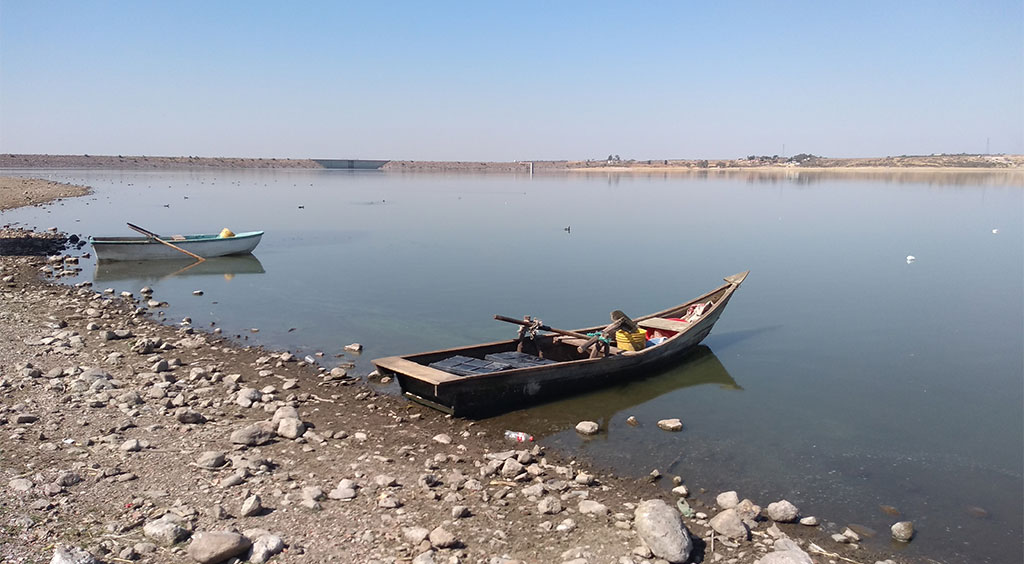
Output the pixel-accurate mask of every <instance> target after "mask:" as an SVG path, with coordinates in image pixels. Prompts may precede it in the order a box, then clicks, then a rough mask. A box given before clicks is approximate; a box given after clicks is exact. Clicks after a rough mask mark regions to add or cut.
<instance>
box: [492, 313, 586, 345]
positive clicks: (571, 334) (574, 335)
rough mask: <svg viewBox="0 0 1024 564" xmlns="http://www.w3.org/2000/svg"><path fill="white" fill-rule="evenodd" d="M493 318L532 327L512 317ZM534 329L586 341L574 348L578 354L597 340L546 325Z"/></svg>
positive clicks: (497, 316) (498, 316) (526, 322)
mask: <svg viewBox="0 0 1024 564" xmlns="http://www.w3.org/2000/svg"><path fill="white" fill-rule="evenodd" d="M494 318H495V319H497V320H498V321H506V322H508V323H515V324H516V325H522V326H524V327H530V328H533V327H534V324H533V322H532V321H524V320H522V319H516V318H514V317H505V316H504V315H495V316H494ZM536 328H537V329H540V330H541V331H548V332H551V333H557V334H559V335H565V336H566V337H574V338H577V339H586V340H587V342H586V343H584V344H583V345H581V346H579V347H577V348H576V350H578V351H579V352H584V351H586V350H587V349H589V348H590V347H592V346H594V343H596V342H597V339H598V337H594V338H591V337H590V336H589V335H584V334H583V333H577V332H575V331H566V330H565V329H555V328H554V327H550V326H548V325H537V326H536Z"/></svg>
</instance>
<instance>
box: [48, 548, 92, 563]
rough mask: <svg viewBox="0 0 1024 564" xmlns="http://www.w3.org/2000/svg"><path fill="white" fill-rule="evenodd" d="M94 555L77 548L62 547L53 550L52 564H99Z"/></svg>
mask: <svg viewBox="0 0 1024 564" xmlns="http://www.w3.org/2000/svg"><path fill="white" fill-rule="evenodd" d="M98 562H99V561H98V560H96V557H95V556H93V555H92V554H89V553H88V552H86V551H84V550H82V549H81V548H78V547H75V546H60V545H58V546H57V547H56V548H54V549H53V558H51V559H50V564H98Z"/></svg>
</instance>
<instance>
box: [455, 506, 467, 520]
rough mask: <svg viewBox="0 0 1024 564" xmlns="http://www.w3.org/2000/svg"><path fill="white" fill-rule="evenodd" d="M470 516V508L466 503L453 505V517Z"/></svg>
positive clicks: (462, 517)
mask: <svg viewBox="0 0 1024 564" xmlns="http://www.w3.org/2000/svg"><path fill="white" fill-rule="evenodd" d="M469 516H470V511H469V508H468V507H466V506H465V505H456V506H454V507H452V519H465V518H466V517H469Z"/></svg>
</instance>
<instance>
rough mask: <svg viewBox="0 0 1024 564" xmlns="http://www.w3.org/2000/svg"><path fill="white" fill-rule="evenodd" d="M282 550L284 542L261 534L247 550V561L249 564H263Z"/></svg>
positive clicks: (275, 536) (278, 538)
mask: <svg viewBox="0 0 1024 564" xmlns="http://www.w3.org/2000/svg"><path fill="white" fill-rule="evenodd" d="M283 550H284V541H283V540H281V537H279V536H277V535H271V534H269V533H266V534H262V535H260V536H259V537H257V538H256V541H255V542H253V543H252V548H251V549H249V558H248V560H249V562H250V564H263V563H264V562H266V561H267V560H269V559H270V557H271V556H273V555H275V554H278V553H279V552H281V551H283Z"/></svg>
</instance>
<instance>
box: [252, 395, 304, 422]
mask: <svg viewBox="0 0 1024 564" xmlns="http://www.w3.org/2000/svg"><path fill="white" fill-rule="evenodd" d="M253 391H254V392H256V390H253ZM239 393H241V392H239ZM256 393H257V394H259V392H256ZM253 401H257V400H253ZM282 419H298V420H300V421H301V420H302V418H301V417H299V410H298V409H295V408H294V407H292V406H290V405H283V406H281V407H279V408H277V409H276V410H275V411H274V417H273V418H272V419H271V421H273V422H274V424H277V423H280V422H281V420H282Z"/></svg>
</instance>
